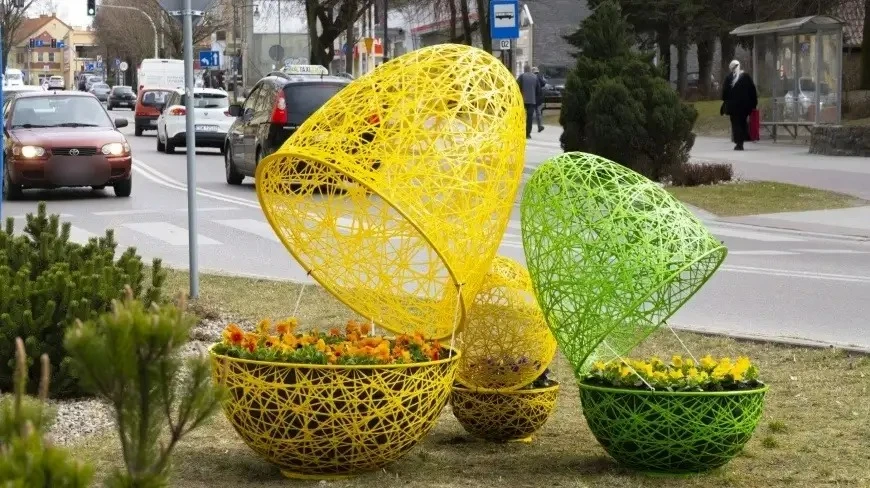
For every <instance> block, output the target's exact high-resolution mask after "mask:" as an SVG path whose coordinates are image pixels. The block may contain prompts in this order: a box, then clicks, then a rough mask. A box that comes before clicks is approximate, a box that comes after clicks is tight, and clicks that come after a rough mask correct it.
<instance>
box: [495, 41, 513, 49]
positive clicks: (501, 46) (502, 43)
mask: <svg viewBox="0 0 870 488" xmlns="http://www.w3.org/2000/svg"><path fill="white" fill-rule="evenodd" d="M498 48H499V49H501V50H502V51H510V50H511V40H510V39H499V41H498Z"/></svg>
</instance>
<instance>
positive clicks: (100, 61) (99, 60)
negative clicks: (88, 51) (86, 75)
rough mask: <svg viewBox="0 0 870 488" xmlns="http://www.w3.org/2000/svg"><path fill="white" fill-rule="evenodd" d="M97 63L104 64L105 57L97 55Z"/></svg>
mask: <svg viewBox="0 0 870 488" xmlns="http://www.w3.org/2000/svg"><path fill="white" fill-rule="evenodd" d="M97 64H103V57H102V56H100V55H97Z"/></svg>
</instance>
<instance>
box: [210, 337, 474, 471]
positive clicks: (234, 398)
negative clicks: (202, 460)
mask: <svg viewBox="0 0 870 488" xmlns="http://www.w3.org/2000/svg"><path fill="white" fill-rule="evenodd" d="M293 326H295V323H293V322H282V323H279V324H277V325H276V326H274V327H273V326H272V325H271V324H268V323H267V324H266V325H263V324H262V323H261V325H260V326H259V327H258V329H259V330H258V332H255V333H250V332H249V333H245V332H242V331H241V330H240V329H238V327H234V326H232V325H231V326H230V327H228V328H227V331H225V334H224V341H223V342H221V343H219V344H217V345H215V346H213V347H212V349H211V354H212V361H213V362H212V364H213V374H214V377H215V379H216V381H217V382H219V383H220V384H222V385H224V386H225V387H226V388H227V389H228V397H227V399H226V400H225V401H224V404H223V409H224V413H225V414H226V416H227V418H228V419H229V421H230V423H231V424H232V426H233V428H234V429H235V430H236V432H238V433H239V435H240V436H241V437H242V439H243V440H244V441H245V443H246V444H247V445H248V446H249V447H250V448H251V449H253V450H254V451H255V452H257V453H258V454H259V455H260V456H262V457H264V458H265V459H266V460H268V461H270V462H272V463H274V464H276V465H277V466H279V467H280V469H281V472H282V473H283V474H284V475H285V476H287V477H293V478H316V479H328V478H333V477H341V476H347V475H352V474H357V473H360V472H364V471H370V470H376V469H379V468H381V467H383V466H384V465H386V464H388V463H390V462H392V461H395V460H396V459H398V458H399V457H401V456H402V455H403V454H405V453H406V452H408V451H409V450H410V449H411V448H413V447H414V446H415V445H417V443H418V442H419V441H420V440H421V439H422V438H423V437H424V436H425V435H426V434H427V433H428V432H429V431H430V430H431V429H432V427H433V426H434V425H435V422H436V421H437V419H438V417H439V415H440V413H441V410H442V409H443V407H444V404H445V403H446V402H447V399H448V396H449V394H450V387H451V385H452V384H453V381H454V379H455V374H456V365H457V360H458V359H459V354H457V353H453V354H451V353H450V351H449V350H447V349H444V348H442V347H440V345H438V343H437V342H430V341H425V340H424V339H422V338H421V337H419V336H413V337H408V336H399V337H397V338H395V339H385V338H380V337H366V336H365V335H363V332H364V331H365V327H364V326H361V325H360V324H357V323H354V322H351V323H350V324H348V327H347V331H346V333H344V334H341V333H339V332H338V331H336V330H333V331H331V332H330V333H328V334H319V333H309V334H295V333H294V331H293ZM278 330H281V331H282V333H281V334H278V332H277V331H278ZM269 357H271V360H264V359H266V358H269ZM288 360H293V361H295V362H294V363H291V362H288Z"/></svg>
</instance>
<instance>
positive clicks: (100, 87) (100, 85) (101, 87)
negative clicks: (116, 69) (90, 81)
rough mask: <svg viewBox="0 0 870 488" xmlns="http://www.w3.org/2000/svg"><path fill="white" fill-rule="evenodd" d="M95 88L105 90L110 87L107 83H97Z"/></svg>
mask: <svg viewBox="0 0 870 488" xmlns="http://www.w3.org/2000/svg"><path fill="white" fill-rule="evenodd" d="M94 88H99V89H101V90H105V89H107V88H109V85H107V84H105V83H97V84H95V85H94Z"/></svg>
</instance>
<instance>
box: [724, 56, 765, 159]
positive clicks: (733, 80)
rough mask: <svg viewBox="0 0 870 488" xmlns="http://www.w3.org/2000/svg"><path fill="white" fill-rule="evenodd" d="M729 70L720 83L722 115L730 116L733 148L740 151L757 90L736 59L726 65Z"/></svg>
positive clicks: (753, 107) (747, 132) (754, 105)
mask: <svg viewBox="0 0 870 488" xmlns="http://www.w3.org/2000/svg"><path fill="white" fill-rule="evenodd" d="M728 68H729V69H730V70H731V72H730V73H728V76H726V77H725V81H724V83H722V108H721V109H720V112H721V114H722V115H728V116H729V117H730V118H731V138H732V140H733V141H734V144H736V145H735V146H734V150H735V151H742V150H743V142H744V141H747V140H749V114H751V113H752V111H753V110H755V108H756V107H757V106H758V92H757V91H756V90H755V83H754V82H753V81H752V77H751V76H749V74H748V73H745V72H744V71H743V70H741V69H740V61H737V60H736V59H735V60H734V61H731V64H729V65H728Z"/></svg>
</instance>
